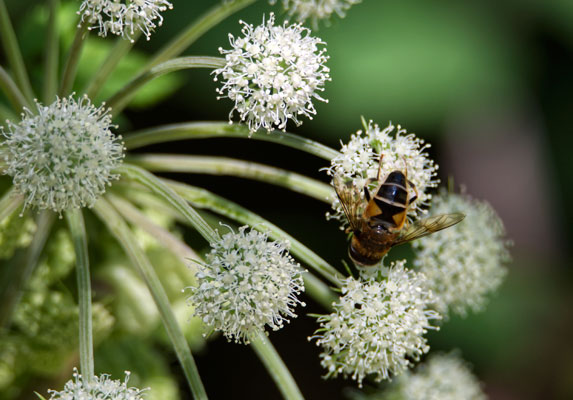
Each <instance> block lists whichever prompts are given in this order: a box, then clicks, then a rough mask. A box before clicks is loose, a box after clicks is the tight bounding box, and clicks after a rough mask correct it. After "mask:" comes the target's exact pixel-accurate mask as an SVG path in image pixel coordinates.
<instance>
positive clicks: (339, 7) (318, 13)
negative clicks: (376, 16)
mask: <svg viewBox="0 0 573 400" xmlns="http://www.w3.org/2000/svg"><path fill="white" fill-rule="evenodd" d="M361 1H362V0H282V4H283V8H284V9H285V10H286V12H287V14H288V15H290V16H293V17H295V18H296V20H297V21H300V22H304V21H306V20H308V19H309V20H311V22H312V26H313V27H314V28H316V27H317V26H318V21H322V20H326V21H328V20H329V19H330V17H331V16H332V15H333V14H337V15H338V16H339V17H340V18H344V17H345V16H346V11H348V9H349V8H350V7H352V6H353V5H354V4H358V3H360V2H361ZM270 3H271V4H275V3H276V0H271V2H270Z"/></svg>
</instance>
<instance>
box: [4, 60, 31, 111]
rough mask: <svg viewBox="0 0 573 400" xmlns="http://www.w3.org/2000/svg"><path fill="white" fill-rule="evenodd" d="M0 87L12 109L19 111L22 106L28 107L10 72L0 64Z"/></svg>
mask: <svg viewBox="0 0 573 400" xmlns="http://www.w3.org/2000/svg"><path fill="white" fill-rule="evenodd" d="M0 89H1V90H2V91H3V92H4V94H5V95H6V97H7V98H8V101H9V102H10V103H11V104H12V107H13V108H14V111H16V112H18V113H20V112H21V111H22V109H23V108H24V107H28V108H30V103H29V102H28V100H26V98H25V97H24V94H23V93H22V92H21V91H20V89H19V88H18V85H16V82H14V80H13V79H12V77H11V76H10V74H8V72H6V70H5V69H4V68H2V67H1V66H0Z"/></svg>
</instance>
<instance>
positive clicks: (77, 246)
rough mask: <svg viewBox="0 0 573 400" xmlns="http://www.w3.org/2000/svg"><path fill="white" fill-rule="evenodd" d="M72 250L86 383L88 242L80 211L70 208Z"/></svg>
mask: <svg viewBox="0 0 573 400" xmlns="http://www.w3.org/2000/svg"><path fill="white" fill-rule="evenodd" d="M66 219H67V221H68V227H69V229H70V235H71V237H72V242H73V243H74V250H75V252H76V272H77V281H78V304H79V310H80V313H79V314H80V323H79V327H80V369H81V372H82V376H83V377H84V379H86V380H87V381H88V382H90V381H91V380H92V379H93V377H94V348H93V334H92V291H91V279H90V263H89V258H88V241H87V235H86V227H85V224H84V216H83V214H82V210H80V209H77V208H72V209H71V210H67V211H66Z"/></svg>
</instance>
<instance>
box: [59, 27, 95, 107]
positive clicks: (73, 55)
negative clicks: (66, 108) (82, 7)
mask: <svg viewBox="0 0 573 400" xmlns="http://www.w3.org/2000/svg"><path fill="white" fill-rule="evenodd" d="M88 34H89V30H88V24H87V23H84V22H82V23H80V26H79V27H78V28H77V29H76V35H75V36H74V42H73V43H72V47H71V48H70V52H69V53H68V58H67V59H66V64H65V66H64V72H63V73H62V83H61V85H60V97H64V96H67V95H68V94H70V92H71V91H72V87H73V86H74V80H75V79H76V72H77V70H78V63H79V61H80V56H81V54H82V49H83V47H84V43H85V42H86V40H85V39H86V37H87V36H88Z"/></svg>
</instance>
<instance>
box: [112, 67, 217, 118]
mask: <svg viewBox="0 0 573 400" xmlns="http://www.w3.org/2000/svg"><path fill="white" fill-rule="evenodd" d="M224 63H225V59H224V58H220V57H203V56H191V57H180V58H174V59H173V60H168V61H165V62H164V63H161V64H159V65H157V66H155V67H153V68H151V69H150V70H149V71H148V72H146V73H145V74H142V75H139V76H138V77H137V78H135V79H133V80H132V81H130V82H129V83H128V84H127V85H125V86H124V87H123V88H122V89H121V90H120V91H119V92H117V93H116V94H114V95H113V96H112V97H111V98H110V99H109V101H107V102H106V103H107V105H108V106H109V107H110V108H111V110H112V114H113V115H117V114H119V113H120V112H121V111H122V110H123V109H124V108H125V106H127V104H129V101H130V100H131V99H132V98H133V96H134V95H135V93H136V92H137V90H138V89H139V88H141V87H142V86H143V85H145V84H146V83H147V82H149V81H151V80H153V79H155V78H159V77H160V76H162V75H165V74H168V73H170V72H175V71H180V70H182V69H190V68H218V67H221V66H223V65H224Z"/></svg>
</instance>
